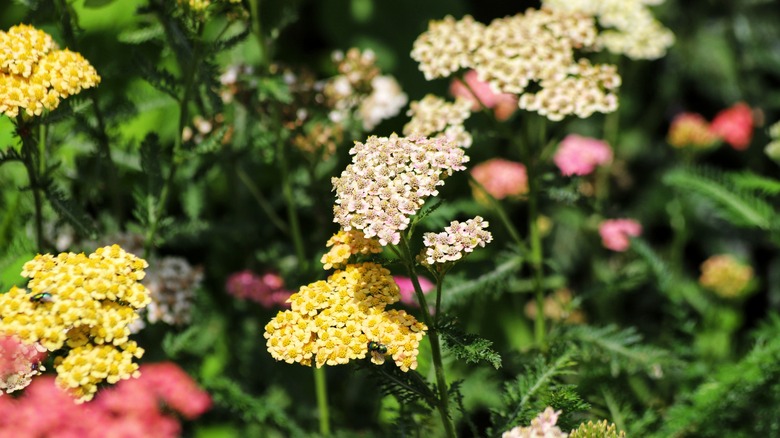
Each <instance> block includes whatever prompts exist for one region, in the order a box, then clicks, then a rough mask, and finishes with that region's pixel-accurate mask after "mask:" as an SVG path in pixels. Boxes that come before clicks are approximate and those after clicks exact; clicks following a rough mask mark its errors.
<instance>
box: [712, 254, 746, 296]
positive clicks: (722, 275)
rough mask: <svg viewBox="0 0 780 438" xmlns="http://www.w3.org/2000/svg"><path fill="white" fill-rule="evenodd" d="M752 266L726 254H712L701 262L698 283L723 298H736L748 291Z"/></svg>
mask: <svg viewBox="0 0 780 438" xmlns="http://www.w3.org/2000/svg"><path fill="white" fill-rule="evenodd" d="M752 279H753V268H752V267H750V266H749V265H746V264H743V263H740V262H739V261H738V260H737V259H735V258H734V257H732V256H731V255H728V254H719V255H714V256H712V257H710V258H708V259H707V260H705V261H704V263H702V264H701V276H700V277H699V284H701V285H702V286H704V287H705V288H707V289H709V290H711V291H713V292H714V293H715V294H716V295H718V296H720V297H723V298H738V297H741V296H744V295H745V294H746V293H748V292H749V291H750V281H751V280H752Z"/></svg>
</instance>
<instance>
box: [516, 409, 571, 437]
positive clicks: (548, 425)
mask: <svg viewBox="0 0 780 438" xmlns="http://www.w3.org/2000/svg"><path fill="white" fill-rule="evenodd" d="M559 415H561V411H556V410H555V409H553V408H552V407H549V406H548V407H547V409H545V410H544V411H543V412H541V413H540V414H539V415H537V416H536V418H534V419H533V420H531V425H530V426H527V427H523V426H517V427H515V428H514V429H511V430H508V431H506V432H504V433H503V434H502V435H501V438H539V437H541V438H566V436H567V434H566V433H565V432H563V431H562V430H561V428H560V427H558V426H556V425H555V423H557V422H558V416H559Z"/></svg>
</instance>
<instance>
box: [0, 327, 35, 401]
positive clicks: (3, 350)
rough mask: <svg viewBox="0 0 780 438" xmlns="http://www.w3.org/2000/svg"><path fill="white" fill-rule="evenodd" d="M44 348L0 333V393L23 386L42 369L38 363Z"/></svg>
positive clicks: (9, 391) (12, 390) (16, 389)
mask: <svg viewBox="0 0 780 438" xmlns="http://www.w3.org/2000/svg"><path fill="white" fill-rule="evenodd" d="M45 351H46V349H45V348H43V347H41V346H39V348H36V347H35V346H34V345H27V344H24V343H22V342H21V341H19V339H17V338H16V337H15V336H6V335H3V334H0V395H2V394H3V392H7V393H11V392H14V391H18V390H20V389H23V388H25V387H26V386H27V385H29V384H30V381H31V380H32V378H33V377H34V376H37V375H38V374H40V373H41V371H43V369H44V368H43V367H42V366H41V365H40V363H41V360H42V359H43V357H44V355H45V353H44V352H45Z"/></svg>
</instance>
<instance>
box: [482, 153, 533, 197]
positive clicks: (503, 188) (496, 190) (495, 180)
mask: <svg viewBox="0 0 780 438" xmlns="http://www.w3.org/2000/svg"><path fill="white" fill-rule="evenodd" d="M471 176H472V177H474V179H475V180H476V181H477V182H478V183H480V184H481V185H482V187H484V188H485V190H486V191H487V192H488V193H490V196H492V197H494V198H496V199H504V198H507V197H510V196H520V195H523V194H525V193H528V172H527V171H526V168H525V166H524V165H523V164H521V163H516V162H514V161H509V160H504V159H503V158H493V159H490V160H487V161H485V162H483V163H480V164H477V165H476V166H474V168H473V169H471ZM474 194H475V197H476V198H477V199H480V195H481V193H480V190H478V189H475V190H474Z"/></svg>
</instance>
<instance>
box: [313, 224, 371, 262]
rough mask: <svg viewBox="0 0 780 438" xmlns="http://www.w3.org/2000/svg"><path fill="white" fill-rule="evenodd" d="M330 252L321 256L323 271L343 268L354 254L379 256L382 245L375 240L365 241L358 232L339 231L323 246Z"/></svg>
mask: <svg viewBox="0 0 780 438" xmlns="http://www.w3.org/2000/svg"><path fill="white" fill-rule="evenodd" d="M325 246H327V247H328V248H330V250H329V251H328V252H327V253H325V254H323V255H322V258H321V259H320V263H322V265H323V266H322V268H323V269H325V270H328V269H333V268H343V267H344V265H346V264H347V261H349V258H350V256H352V255H354V254H363V255H368V254H379V253H381V252H382V245H380V244H379V242H378V241H377V240H376V239H367V238H366V236H365V234H363V232H362V231H359V230H351V231H344V230H341V231H339V232H338V233H336V234H334V235H333V236H332V237H331V238H330V239H328V243H326V244H325Z"/></svg>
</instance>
